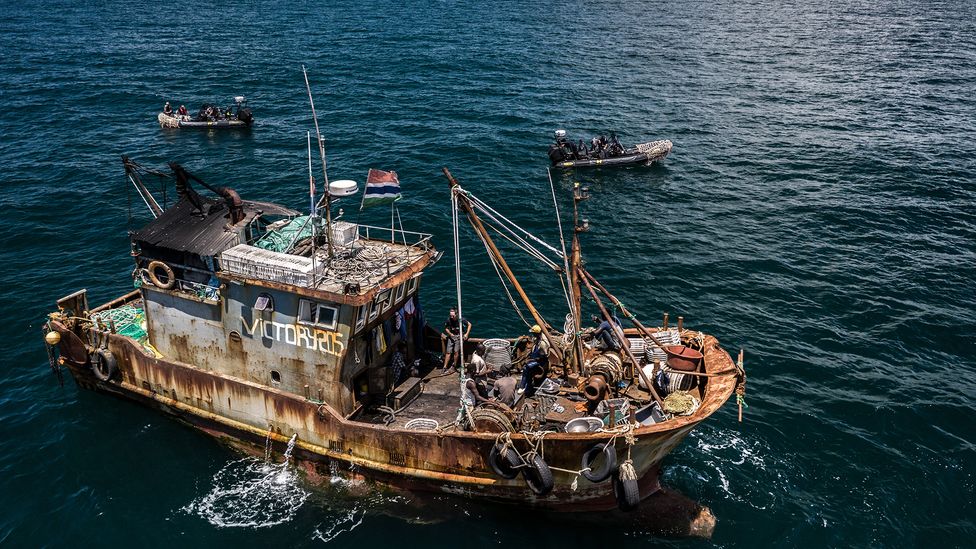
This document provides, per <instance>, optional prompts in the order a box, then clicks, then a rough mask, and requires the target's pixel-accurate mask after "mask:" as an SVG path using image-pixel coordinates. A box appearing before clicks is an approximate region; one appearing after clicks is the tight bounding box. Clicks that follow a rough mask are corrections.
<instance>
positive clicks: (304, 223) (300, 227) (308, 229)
mask: <svg viewBox="0 0 976 549" xmlns="http://www.w3.org/2000/svg"><path fill="white" fill-rule="evenodd" d="M296 236H297V237H298V238H295V237H296ZM310 236H312V224H311V223H308V216H307V215H301V216H298V217H296V218H295V219H292V220H291V221H290V222H289V223H288V224H287V225H285V226H284V227H281V228H280V229H274V230H270V231H268V232H267V233H266V234H265V235H264V236H262V237H261V238H260V239H258V241H257V242H255V243H254V245H255V246H257V247H258V248H263V249H265V250H271V251H272V252H284V251H285V250H287V249H288V246H289V245H290V244H291V243H292V242H297V241H299V240H301V239H303V238H308V237H310Z"/></svg>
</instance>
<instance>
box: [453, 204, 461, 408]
mask: <svg viewBox="0 0 976 549" xmlns="http://www.w3.org/2000/svg"><path fill="white" fill-rule="evenodd" d="M451 220H452V222H453V223H452V224H453V226H454V281H455V284H456V285H457V313H458V362H459V364H458V371H459V372H460V373H461V379H464V330H463V327H464V315H463V314H462V313H461V245H460V239H459V238H458V204H457V190H455V191H454V192H453V193H451ZM461 398H462V399H463V398H464V391H461ZM461 407H462V408H464V402H463V401H462V402H461Z"/></svg>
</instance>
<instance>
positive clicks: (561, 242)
mask: <svg viewBox="0 0 976 549" xmlns="http://www.w3.org/2000/svg"><path fill="white" fill-rule="evenodd" d="M546 175H547V176H548V177H549V190H550V191H551V192H552V207H553V208H554V209H555V210H556V225H558V226H559V245H560V246H561V247H562V250H563V269H564V271H563V275H564V276H561V277H559V281H560V282H562V283H563V295H564V296H566V306H567V307H569V314H570V315H572V316H573V318H574V319H575V320H574V322H575V323H576V326H579V325H580V322H579V319H578V318H576V307H574V306H573V299H572V298H571V297H570V296H569V290H568V289H567V287H566V283H567V282H568V283H569V287H570V288H572V287H573V280H572V278H571V276H572V275H571V274H570V272H569V258H568V256H567V255H566V239H565V237H564V236H563V222H562V219H561V218H560V217H559V203H558V202H556V187H555V186H554V185H553V184H552V170H550V169H549V168H546ZM564 279H565V280H564ZM573 331H574V332H575V331H576V330H575V329H574V330H573ZM573 335H574V336H575V333H574V334H573Z"/></svg>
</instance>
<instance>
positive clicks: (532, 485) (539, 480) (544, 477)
mask: <svg viewBox="0 0 976 549" xmlns="http://www.w3.org/2000/svg"><path fill="white" fill-rule="evenodd" d="M522 476H523V477H525V483H526V484H528V485H529V489H530V490H532V492H533V493H534V494H535V495H537V496H544V495H546V494H548V493H549V492H551V491H552V488H553V486H554V485H555V481H554V480H553V478H552V470H551V469H549V465H548V464H547V463H546V460H544V459H542V456H540V455H539V454H536V455H534V456H532V459H530V460H529V462H528V463H526V467H523V468H522Z"/></svg>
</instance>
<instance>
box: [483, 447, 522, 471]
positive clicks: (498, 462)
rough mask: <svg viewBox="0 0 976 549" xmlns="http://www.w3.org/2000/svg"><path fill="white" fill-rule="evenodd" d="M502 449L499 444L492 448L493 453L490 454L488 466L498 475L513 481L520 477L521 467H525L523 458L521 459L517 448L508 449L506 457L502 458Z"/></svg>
mask: <svg viewBox="0 0 976 549" xmlns="http://www.w3.org/2000/svg"><path fill="white" fill-rule="evenodd" d="M501 449H502V447H501V446H499V445H498V444H495V445H493V446H492V447H491V453H489V454H488V465H490V466H491V470H492V471H494V472H495V474H496V475H498V476H500V477H502V478H504V479H508V480H512V479H513V478H515V477H517V476H518V475H519V466H520V465H523V462H522V458H521V457H519V455H518V452H516V451H515V448H511V447H509V448H507V449H506V450H505V455H504V456H502V452H501Z"/></svg>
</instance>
